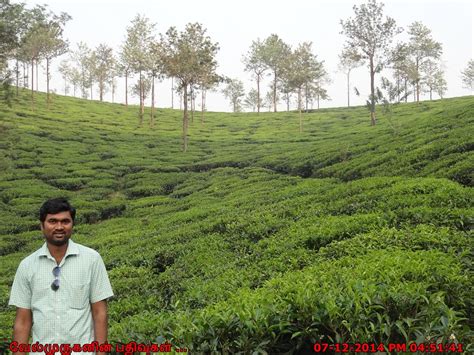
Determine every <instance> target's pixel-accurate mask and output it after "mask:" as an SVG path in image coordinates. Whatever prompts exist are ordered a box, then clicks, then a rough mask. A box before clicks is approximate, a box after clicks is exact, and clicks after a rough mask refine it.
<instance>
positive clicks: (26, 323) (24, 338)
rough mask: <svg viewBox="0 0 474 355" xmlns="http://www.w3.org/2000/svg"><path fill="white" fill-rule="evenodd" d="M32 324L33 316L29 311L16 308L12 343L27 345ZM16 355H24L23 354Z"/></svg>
mask: <svg viewBox="0 0 474 355" xmlns="http://www.w3.org/2000/svg"><path fill="white" fill-rule="evenodd" d="M32 324H33V316H32V314H31V309H28V308H20V307H17V309H16V317H15V324H14V325H13V341H16V342H18V344H28V340H29V338H30V331H31V325H32ZM17 354H18V355H24V354H25V353H24V352H21V353H17Z"/></svg>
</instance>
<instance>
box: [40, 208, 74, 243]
mask: <svg viewBox="0 0 474 355" xmlns="http://www.w3.org/2000/svg"><path fill="white" fill-rule="evenodd" d="M72 225H73V223H72V217H71V212H69V211H65V212H59V213H55V214H47V215H46V219H45V220H44V222H43V223H41V231H42V232H43V235H44V236H45V238H46V241H47V242H48V243H49V244H53V245H56V246H61V245H64V244H67V242H68V240H69V238H70V237H71V234H72Z"/></svg>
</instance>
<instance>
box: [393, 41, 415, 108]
mask: <svg viewBox="0 0 474 355" xmlns="http://www.w3.org/2000/svg"><path fill="white" fill-rule="evenodd" d="M389 62H390V63H391V65H392V69H393V71H394V76H395V81H396V84H395V86H396V89H395V91H396V92H397V95H398V96H397V101H398V102H400V101H401V100H405V102H407V100H408V95H410V93H411V92H410V91H409V90H408V83H414V80H415V76H416V75H415V70H414V63H413V61H412V60H411V59H410V50H409V47H408V44H406V43H398V44H397V45H396V46H395V48H394V49H393V50H392V51H391V52H390V59H389Z"/></svg>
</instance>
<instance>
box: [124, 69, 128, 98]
mask: <svg viewBox="0 0 474 355" xmlns="http://www.w3.org/2000/svg"><path fill="white" fill-rule="evenodd" d="M125 106H126V107H128V71H125Z"/></svg>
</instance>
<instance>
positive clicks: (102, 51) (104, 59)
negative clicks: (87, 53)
mask: <svg viewBox="0 0 474 355" xmlns="http://www.w3.org/2000/svg"><path fill="white" fill-rule="evenodd" d="M114 68H115V59H114V55H113V49H112V48H111V47H109V46H108V45H107V44H104V43H102V44H99V45H98V46H97V48H96V49H95V67H94V77H95V78H96V79H97V84H98V85H99V99H100V101H103V100H104V94H105V92H106V91H107V89H108V85H109V84H110V81H111V80H112V77H113V72H114Z"/></svg>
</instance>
